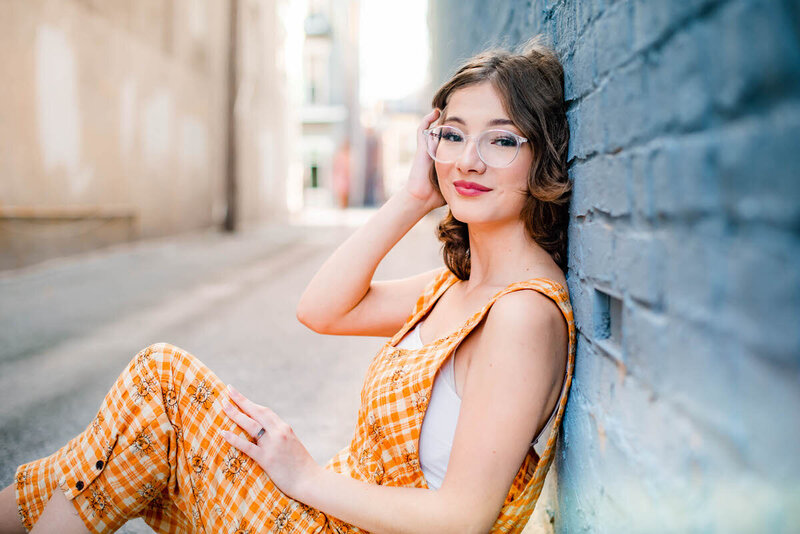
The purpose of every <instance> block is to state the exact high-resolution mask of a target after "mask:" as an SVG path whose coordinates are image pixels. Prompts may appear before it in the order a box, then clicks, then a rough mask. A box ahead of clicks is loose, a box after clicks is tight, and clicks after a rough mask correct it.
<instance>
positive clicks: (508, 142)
mask: <svg viewBox="0 0 800 534" xmlns="http://www.w3.org/2000/svg"><path fill="white" fill-rule="evenodd" d="M492 144H495V145H499V146H502V147H512V148H513V147H515V146H517V140H516V139H514V138H513V137H496V138H495V139H494V141H492Z"/></svg>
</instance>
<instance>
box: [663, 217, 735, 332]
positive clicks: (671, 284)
mask: <svg viewBox="0 0 800 534" xmlns="http://www.w3.org/2000/svg"><path fill="white" fill-rule="evenodd" d="M725 233H726V229H725V222H724V221H723V220H722V219H721V218H710V219H701V220H699V221H696V222H695V223H693V224H692V225H687V226H674V227H672V228H670V229H669V231H668V232H667V233H666V234H665V238H664V247H665V252H666V254H665V258H666V259H665V263H664V265H665V268H664V273H665V274H664V306H665V311H666V313H668V314H670V315H671V316H675V317H681V318H683V319H684V320H693V321H696V322H698V323H699V324H703V323H706V322H710V320H709V313H710V312H711V310H712V309H714V306H715V302H718V301H719V299H720V296H721V295H722V292H723V288H724V286H725V283H726V279H727V277H728V271H729V269H730V264H729V263H728V261H727V259H726V252H725V248H726V244H725V242H724V236H725Z"/></svg>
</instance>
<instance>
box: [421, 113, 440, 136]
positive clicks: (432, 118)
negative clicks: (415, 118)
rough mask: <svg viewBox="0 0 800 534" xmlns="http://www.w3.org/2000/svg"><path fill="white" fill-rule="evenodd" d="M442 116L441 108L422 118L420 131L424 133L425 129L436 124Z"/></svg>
mask: <svg viewBox="0 0 800 534" xmlns="http://www.w3.org/2000/svg"><path fill="white" fill-rule="evenodd" d="M441 114H442V112H441V110H440V109H439V108H435V109H434V110H433V111H431V112H430V113H428V114H427V115H425V116H424V117H423V118H422V124H420V125H419V131H420V132H422V130H424V129H425V128H427V127H428V126H430V125H431V124H433V123H434V122H436V120H437V119H438V118H439V116H440V115H441Z"/></svg>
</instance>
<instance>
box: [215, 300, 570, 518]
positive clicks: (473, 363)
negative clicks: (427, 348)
mask: <svg viewBox="0 0 800 534" xmlns="http://www.w3.org/2000/svg"><path fill="white" fill-rule="evenodd" d="M479 328H480V330H479V331H477V332H475V333H476V334H478V333H479V335H478V338H477V340H476V341H477V343H476V346H475V349H474V350H473V351H472V356H471V359H470V365H469V368H468V371H467V376H466V380H465V383H464V391H463V394H462V399H461V410H460V412H459V417H458V424H457V426H456V433H455V437H454V440H453V448H452V451H451V454H450V462H449V464H448V466H447V474H446V475H445V478H444V481H443V483H442V486H441V488H439V489H438V490H428V489H420V488H404V487H391V486H379V485H376V484H368V483H365V482H361V481H358V480H355V479H352V478H350V477H349V476H347V475H343V474H340V473H335V472H333V471H330V470H327V469H325V468H323V467H321V466H319V465H318V464H317V463H316V462H315V461H314V459H313V458H312V457H311V455H309V454H308V451H307V450H306V449H305V448H304V447H303V445H302V443H300V441H299V440H298V439H297V436H295V434H294V432H293V431H292V430H291V428H290V427H289V425H287V424H286V423H285V422H283V421H282V420H281V419H280V418H279V417H278V416H277V415H276V414H275V413H274V412H273V411H272V410H270V409H269V408H267V407H264V406H259V405H256V404H254V403H253V402H252V401H250V400H248V399H246V398H244V397H242V396H240V395H238V394H236V393H232V399H233V400H234V401H235V402H236V403H237V404H238V405H239V406H241V407H242V408H243V410H244V412H246V414H248V415H249V417H248V416H246V415H245V414H242V413H238V412H236V411H235V410H233V409H232V408H231V407H230V406H226V408H225V409H226V412H227V413H228V415H230V416H231V417H233V418H234V420H235V421H236V422H237V423H238V424H239V425H240V426H241V427H242V428H244V429H245V430H247V432H248V433H249V434H250V436H256V434H257V432H258V430H259V429H260V428H261V427H264V428H265V429H266V433H265V434H264V436H263V437H262V438H261V439H260V441H259V442H258V444H255V443H253V442H251V441H249V440H246V439H244V438H242V437H240V436H236V435H231V433H227V432H223V437H224V438H225V439H226V440H227V441H229V443H231V444H232V445H234V446H235V447H237V448H238V449H239V450H241V451H243V452H244V453H246V454H247V455H249V456H250V457H251V458H253V459H255V460H256V462H258V464H259V465H260V466H261V467H263V468H264V470H265V471H266V472H267V474H268V475H269V477H270V479H271V480H272V481H273V482H274V483H275V484H276V485H277V486H278V487H279V488H281V490H282V491H283V492H284V493H286V494H287V495H289V496H291V497H293V498H295V499H297V500H299V501H301V502H304V503H306V504H308V505H310V506H312V507H314V508H316V509H318V510H321V511H323V512H325V513H327V514H329V515H331V516H334V517H337V518H339V519H341V520H343V521H346V522H348V523H351V524H354V525H356V526H358V527H361V528H363V529H365V530H368V531H371V532H401V533H405V532H409V533H410V532H458V533H462V532H486V531H488V530H489V529H490V528H491V526H492V524H493V523H494V521H495V519H496V518H497V515H498V513H499V511H500V509H501V507H502V504H503V501H504V499H505V497H506V494H507V492H508V489H509V487H510V484H511V482H512V480H513V479H514V476H515V474H516V472H517V471H518V469H519V466H520V465H521V462H522V460H523V458H524V457H525V454H527V451H528V448H529V447H530V441H531V439H532V438H533V435H534V433H535V430H536V429H537V428H538V427H539V426H540V423H542V422H543V421H544V419H545V417H546V414H547V413H548V412H549V411H550V410H552V406H547V404H552V403H548V398H549V397H551V396H552V395H553V394H554V392H555V391H556V388H558V389H559V390H560V385H561V383H562V380H563V376H564V375H563V371H564V366H565V365H566V358H565V354H566V349H567V346H568V336H567V334H568V332H567V328H566V323H565V321H564V318H563V316H561V312H560V311H559V310H558V309H556V308H554V305H553V303H552V301H550V300H549V299H548V298H547V297H546V296H543V295H541V294H539V293H535V292H533V291H519V292H515V293H512V294H510V295H506V296H505V297H503V298H501V299H499V300H498V301H497V302H496V303H495V304H494V305H493V308H492V309H491V310H490V311H489V314H488V316H487V318H486V321H485V324H484V326H483V327H480V326H479Z"/></svg>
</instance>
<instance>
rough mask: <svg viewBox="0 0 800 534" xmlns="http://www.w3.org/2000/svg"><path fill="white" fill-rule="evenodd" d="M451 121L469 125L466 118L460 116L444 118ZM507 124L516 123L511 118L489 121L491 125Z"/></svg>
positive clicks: (512, 124)
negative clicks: (465, 120)
mask: <svg viewBox="0 0 800 534" xmlns="http://www.w3.org/2000/svg"><path fill="white" fill-rule="evenodd" d="M450 121H453V122H457V123H459V124H462V125H464V126H466V125H467V123H466V122H464V120H463V119H461V118H460V117H447V118H446V119H445V120H444V122H450ZM506 125H509V126H514V123H513V122H511V120H509V119H492V120H490V121H489V126H506Z"/></svg>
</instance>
